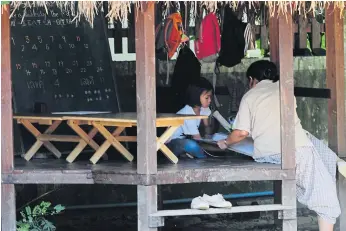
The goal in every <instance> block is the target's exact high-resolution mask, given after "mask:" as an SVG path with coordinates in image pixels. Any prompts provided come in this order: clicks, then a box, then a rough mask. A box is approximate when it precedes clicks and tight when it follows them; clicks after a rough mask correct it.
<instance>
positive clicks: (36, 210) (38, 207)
mask: <svg viewBox="0 0 346 231" xmlns="http://www.w3.org/2000/svg"><path fill="white" fill-rule="evenodd" d="M32 213H33V215H34V216H37V215H41V214H42V209H41V208H40V206H35V207H34V210H33V211H32Z"/></svg>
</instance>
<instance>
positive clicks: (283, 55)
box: [278, 14, 296, 169]
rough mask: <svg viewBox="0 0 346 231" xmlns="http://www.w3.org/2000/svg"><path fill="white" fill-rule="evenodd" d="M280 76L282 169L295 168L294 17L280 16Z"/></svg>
mask: <svg viewBox="0 0 346 231" xmlns="http://www.w3.org/2000/svg"><path fill="white" fill-rule="evenodd" d="M278 21H279V25H278V34H279V35H278V37H279V39H278V44H280V45H279V48H278V50H279V62H278V64H279V74H280V102H281V103H280V111H281V151H282V168H283V169H292V168H295V165H296V161H295V148H294V147H295V138H294V134H295V130H294V112H295V110H296V109H295V103H294V79H293V42H292V39H293V38H292V36H287V35H290V34H292V16H291V15H290V14H287V15H286V17H285V16H282V15H280V16H279V20H278Z"/></svg>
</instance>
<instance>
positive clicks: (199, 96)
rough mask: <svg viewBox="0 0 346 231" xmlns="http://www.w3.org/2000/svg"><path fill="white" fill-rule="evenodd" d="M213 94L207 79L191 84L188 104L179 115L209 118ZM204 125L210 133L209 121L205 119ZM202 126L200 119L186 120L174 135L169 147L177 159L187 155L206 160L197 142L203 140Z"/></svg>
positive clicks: (188, 91)
mask: <svg viewBox="0 0 346 231" xmlns="http://www.w3.org/2000/svg"><path fill="white" fill-rule="evenodd" d="M212 94H213V86H212V85H211V83H210V82H209V81H208V80H206V79H205V78H200V79H199V80H198V82H197V83H194V84H191V85H190V86H189V87H188V90H187V104H186V105H185V107H183V108H182V109H181V110H180V111H178V112H177V114H179V115H205V116H209V115H210V114H211V110H210V109H209V105H210V103H211V97H212ZM203 123H204V126H205V127H206V130H208V131H209V128H210V126H209V122H208V119H204V120H203ZM200 124H201V120H200V119H196V120H186V121H185V122H184V124H183V125H182V126H180V127H179V128H178V129H177V130H176V131H175V133H174V134H173V135H172V138H171V140H170V141H169V143H167V146H168V147H169V148H170V149H171V150H172V152H173V153H174V154H175V155H176V156H177V157H179V156H181V155H182V154H186V155H187V156H188V157H190V158H193V157H195V158H206V155H205V153H204V151H203V149H202V148H201V147H200V146H199V144H198V143H197V142H196V141H195V140H198V139H201V138H202V137H201V135H200V133H199V130H198V129H199V126H200ZM207 133H208V132H207ZM189 138H191V139H189Z"/></svg>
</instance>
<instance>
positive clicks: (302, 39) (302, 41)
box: [298, 15, 308, 49]
mask: <svg viewBox="0 0 346 231" xmlns="http://www.w3.org/2000/svg"><path fill="white" fill-rule="evenodd" d="M307 20H308V19H307V18H306V17H305V16H304V15H299V25H298V27H299V49H305V48H307V33H306V27H307Z"/></svg>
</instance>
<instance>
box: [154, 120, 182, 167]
mask: <svg viewBox="0 0 346 231" xmlns="http://www.w3.org/2000/svg"><path fill="white" fill-rule="evenodd" d="M178 128H179V126H172V127H169V128H168V129H167V130H166V131H165V132H164V133H163V134H162V136H160V138H157V147H156V150H161V151H162V153H163V154H164V155H165V156H166V157H167V158H168V159H169V160H170V161H171V162H172V163H174V164H176V163H178V158H177V156H176V155H174V153H173V152H172V151H171V150H170V149H169V148H168V147H167V146H166V145H165V142H166V141H167V140H168V139H169V138H170V137H171V136H172V135H173V133H174V132H175V131H176V130H177V129H178Z"/></svg>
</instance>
